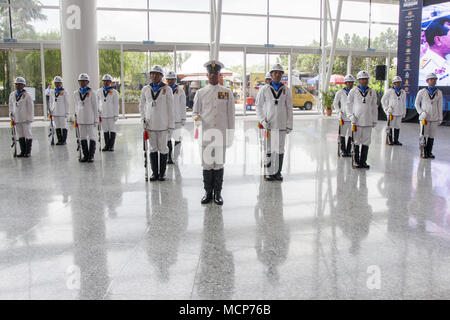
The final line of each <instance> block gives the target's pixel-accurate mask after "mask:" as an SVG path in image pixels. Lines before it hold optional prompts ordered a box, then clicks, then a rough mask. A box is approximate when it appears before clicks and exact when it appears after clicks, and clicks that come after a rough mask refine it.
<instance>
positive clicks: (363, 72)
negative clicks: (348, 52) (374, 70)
mask: <svg viewBox="0 0 450 320" xmlns="http://www.w3.org/2000/svg"><path fill="white" fill-rule="evenodd" d="M356 78H357V79H358V80H359V79H369V78H370V76H369V73H368V72H367V71H366V70H361V71H360V72H358V75H357V76H356Z"/></svg>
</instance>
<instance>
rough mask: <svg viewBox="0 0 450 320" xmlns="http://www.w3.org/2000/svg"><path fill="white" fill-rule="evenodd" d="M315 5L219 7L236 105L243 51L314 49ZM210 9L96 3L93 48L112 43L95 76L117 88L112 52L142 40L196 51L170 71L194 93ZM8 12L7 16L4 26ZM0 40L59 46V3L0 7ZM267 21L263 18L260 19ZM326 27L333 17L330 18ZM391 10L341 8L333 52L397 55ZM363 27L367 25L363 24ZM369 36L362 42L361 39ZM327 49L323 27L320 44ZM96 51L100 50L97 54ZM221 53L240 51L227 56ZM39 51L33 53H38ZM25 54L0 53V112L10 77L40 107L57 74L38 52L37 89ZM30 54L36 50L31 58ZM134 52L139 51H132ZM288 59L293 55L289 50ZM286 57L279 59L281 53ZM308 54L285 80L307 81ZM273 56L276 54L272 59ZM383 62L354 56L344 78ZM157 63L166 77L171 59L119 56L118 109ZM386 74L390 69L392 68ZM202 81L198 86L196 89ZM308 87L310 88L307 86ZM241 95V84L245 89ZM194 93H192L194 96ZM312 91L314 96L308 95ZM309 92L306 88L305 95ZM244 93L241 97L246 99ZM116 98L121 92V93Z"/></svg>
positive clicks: (52, 55)
mask: <svg viewBox="0 0 450 320" xmlns="http://www.w3.org/2000/svg"><path fill="white" fill-rule="evenodd" d="M321 3H322V1H310V0H276V1H275V0H249V1H240V0H223V2H222V21H221V30H220V34H221V38H220V41H221V44H222V45H223V46H222V50H221V52H220V56H219V57H220V59H221V60H223V62H224V63H225V65H226V68H227V69H229V71H230V72H231V75H230V76H229V78H228V80H227V81H226V83H227V85H228V86H229V87H230V88H232V89H233V92H234V95H235V98H236V100H238V101H240V102H241V103H243V101H244V99H243V95H244V85H243V77H244V70H243V64H244V63H243V60H244V55H243V51H244V48H245V47H246V46H263V45H266V44H267V43H269V44H271V45H274V46H275V47H276V46H282V47H294V48H295V47H311V48H316V49H319V48H320V43H321V41H322V40H321V23H320V20H321V16H322V7H321ZM329 3H330V8H331V12H332V14H335V13H336V11H337V4H338V0H329ZM209 11H210V1H209V0H196V1H193V2H192V1H191V2H186V1H182V0H173V1H164V0H133V1H128V0H97V38H98V40H99V41H108V43H111V42H112V43H117V48H118V49H115V50H103V49H102V48H101V50H99V65H100V74H103V73H107V72H108V73H110V74H112V75H113V77H114V78H115V79H116V80H117V82H118V84H117V85H118V87H120V84H121V83H120V81H121V79H120V76H121V70H120V49H119V45H120V44H121V43H122V44H126V43H131V42H135V43H139V44H142V42H143V41H145V40H152V41H155V42H157V43H168V44H171V45H173V48H175V47H176V45H177V44H193V46H194V47H195V45H196V44H200V45H201V46H202V49H201V50H203V51H192V50H191V51H178V50H176V49H175V50H174V51H175V52H176V54H177V59H176V60H177V68H176V69H177V71H178V72H179V73H181V74H182V76H183V77H184V76H186V77H191V79H194V78H195V77H196V76H197V77H198V79H196V80H198V81H194V83H191V82H192V81H190V82H186V85H187V87H188V88H189V86H192V85H194V87H196V86H199V87H201V86H202V85H204V82H205V81H204V79H203V78H201V77H199V76H198V75H197V74H202V73H204V68H203V67H202V65H203V63H204V61H206V60H208V59H209V52H208V51H207V50H208V45H209V42H210V14H209ZM9 12H11V18H12V19H11V25H12V30H11V28H10V19H9ZM0 13H1V14H0V37H1V39H2V40H3V39H9V38H11V31H12V38H14V39H18V40H27V41H36V42H37V43H38V42H40V41H44V42H45V41H47V40H59V39H60V14H59V0H39V1H38V0H20V1H19V0H17V1H16V0H11V6H10V7H9V5H8V1H7V0H0ZM268 13H269V18H268V17H267V14H268ZM332 18H333V19H334V18H335V17H332ZM397 19H398V4H380V3H376V2H375V3H372V4H371V5H369V2H359V1H347V0H345V1H344V2H343V8H342V15H341V22H340V28H339V33H338V41H337V47H338V48H345V49H352V50H353V49H355V50H360V51H365V50H367V49H368V47H369V44H370V48H371V49H378V50H395V49H396V47H397V23H398V21H397ZM369 21H371V23H369ZM369 35H370V37H369ZM331 41H332V36H331V31H330V28H329V25H328V35H327V43H328V44H330V43H331ZM100 47H101V46H100ZM227 47H232V48H238V49H237V50H240V51H229V50H235V49H227ZM38 48H39V47H38ZM38 48H34V51H33V50H22V49H21V50H2V51H1V56H0V58H1V61H0V63H2V65H3V66H6V67H4V68H2V71H1V72H2V77H1V79H0V91H1V92H2V93H1V94H0V97H1V99H2V100H1V101H0V104H4V103H5V100H4V97H6V93H5V92H7V91H9V90H10V88H11V79H12V78H13V76H12V74H14V75H16V76H19V75H26V77H27V81H28V82H29V83H30V85H31V86H33V87H34V88H35V90H36V101H37V102H41V103H42V85H45V86H47V85H48V84H49V83H51V80H52V78H53V76H54V75H56V74H61V54H60V51H59V49H49V48H45V51H44V60H45V81H46V83H45V84H42V83H41V82H42V78H41V70H40V68H41V67H40V52H39V50H38ZM36 49H37V50H36ZM138 50H140V49H138ZM294 51H295V50H294ZM285 52H286V51H285ZM318 52H319V51H316V53H315V54H304V53H301V54H299V53H295V52H293V53H292V64H291V66H292V74H293V77H295V78H296V79H299V80H300V81H301V82H302V83H304V84H305V85H306V81H307V80H308V79H309V78H312V77H314V76H315V75H317V74H318V72H319V70H318V65H319V61H320V59H319V56H318V55H317V54H318ZM280 53H281V51H280ZM335 60H336V61H335V64H334V68H333V72H334V73H345V72H346V70H347V68H346V64H347V57H346V56H337V57H336V59H335ZM384 61H385V57H380V58H375V57H374V58H370V59H369V63H368V62H367V59H366V58H365V57H361V56H354V57H353V59H352V68H351V70H352V72H353V73H356V70H357V69H358V68H360V67H361V66H368V67H369V69H370V70H369V71H371V70H372V69H373V68H374V67H375V65H376V64H378V63H383V64H384ZM275 62H280V63H282V64H283V65H284V67H285V68H286V69H287V68H288V55H287V54H286V53H283V54H275V53H274V54H272V53H271V54H268V53H267V52H266V54H265V53H264V50H262V51H261V52H258V53H255V52H250V53H247V55H246V67H247V69H246V71H247V76H246V78H248V77H249V75H250V73H252V72H253V73H255V72H265V71H266V70H267V68H268V66H269V65H270V64H273V63H275ZM155 63H159V64H161V65H163V67H164V68H165V69H167V70H168V69H174V67H175V66H174V52H172V51H171V52H152V53H149V52H146V51H145V49H142V50H141V51H133V52H131V51H127V50H125V52H124V70H123V71H124V79H123V80H124V85H125V92H124V94H125V102H127V103H135V102H136V101H137V100H138V97H139V95H138V93H139V90H140V88H141V87H142V86H143V85H145V82H146V81H147V78H146V72H147V71H148V70H149V67H150V65H151V64H155ZM393 68H394V67H393ZM202 81H203V82H202ZM310 87H311V86H310ZM247 88H250V87H249V84H247ZM194 89H195V88H194ZM316 89H317V88H316ZM248 90H249V89H247V91H248ZM311 90H312V91H314V92H317V90H314V88H312V87H311ZM248 94H249V92H247V95H248ZM121 95H122V92H121Z"/></svg>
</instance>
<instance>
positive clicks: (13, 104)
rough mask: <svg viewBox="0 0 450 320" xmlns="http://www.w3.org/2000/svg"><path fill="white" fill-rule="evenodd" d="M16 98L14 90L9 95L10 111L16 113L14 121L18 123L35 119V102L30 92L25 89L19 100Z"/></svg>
mask: <svg viewBox="0 0 450 320" xmlns="http://www.w3.org/2000/svg"><path fill="white" fill-rule="evenodd" d="M16 98H17V97H16V91H15V90H14V91H13V92H11V94H10V95H9V112H10V113H11V112H12V113H14V117H15V118H14V121H15V122H16V123H24V122H32V121H33V120H34V103H33V99H32V98H31V96H30V94H29V93H28V92H26V91H24V92H23V93H22V95H21V96H20V99H19V100H16Z"/></svg>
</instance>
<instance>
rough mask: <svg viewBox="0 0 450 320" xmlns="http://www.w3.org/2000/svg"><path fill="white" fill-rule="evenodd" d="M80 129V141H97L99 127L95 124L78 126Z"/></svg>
mask: <svg viewBox="0 0 450 320" xmlns="http://www.w3.org/2000/svg"><path fill="white" fill-rule="evenodd" d="M78 127H79V128H80V140H94V141H97V138H98V136H97V126H96V125H94V124H78Z"/></svg>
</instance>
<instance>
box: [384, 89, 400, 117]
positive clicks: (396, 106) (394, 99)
mask: <svg viewBox="0 0 450 320" xmlns="http://www.w3.org/2000/svg"><path fill="white" fill-rule="evenodd" d="M381 105H382V106H383V110H384V112H385V113H386V115H388V109H389V108H391V109H392V115H393V116H395V117H402V118H403V117H404V116H405V115H406V92H405V90H403V89H401V90H400V92H399V93H398V94H397V92H396V91H395V89H394V88H389V89H388V90H387V91H386V92H385V93H384V95H383V98H381Z"/></svg>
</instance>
